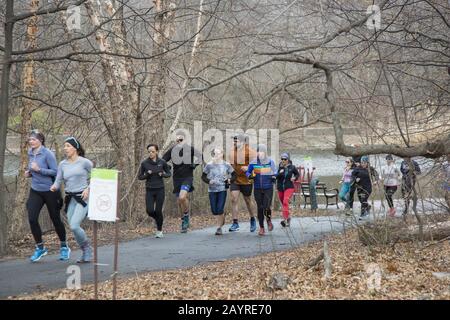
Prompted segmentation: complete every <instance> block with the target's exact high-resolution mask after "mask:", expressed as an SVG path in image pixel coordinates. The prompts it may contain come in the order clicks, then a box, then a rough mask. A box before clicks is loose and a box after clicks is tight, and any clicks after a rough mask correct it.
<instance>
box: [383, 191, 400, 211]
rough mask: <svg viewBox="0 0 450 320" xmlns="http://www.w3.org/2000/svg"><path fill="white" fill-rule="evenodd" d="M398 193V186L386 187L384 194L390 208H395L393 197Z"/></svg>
mask: <svg viewBox="0 0 450 320" xmlns="http://www.w3.org/2000/svg"><path fill="white" fill-rule="evenodd" d="M396 191H397V186H384V194H385V195H386V200H387V203H388V206H389V208H393V207H394V201H393V200H392V196H393V195H394V193H395V192H396Z"/></svg>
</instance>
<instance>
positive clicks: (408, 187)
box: [400, 158, 421, 215]
mask: <svg viewBox="0 0 450 320" xmlns="http://www.w3.org/2000/svg"><path fill="white" fill-rule="evenodd" d="M410 165H411V166H412V167H413V170H410ZM400 172H401V173H402V197H403V199H404V200H405V209H404V210H403V215H406V214H407V213H408V209H409V201H410V200H411V197H412V196H414V197H416V195H415V194H413V190H414V187H415V185H416V176H417V175H419V174H421V170H420V167H419V164H418V163H417V161H415V160H412V159H411V158H405V159H404V160H403V161H402V163H401V165H400ZM414 201H417V199H413V202H414Z"/></svg>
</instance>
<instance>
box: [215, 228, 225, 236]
mask: <svg viewBox="0 0 450 320" xmlns="http://www.w3.org/2000/svg"><path fill="white" fill-rule="evenodd" d="M222 234H223V233H222V228H217V230H216V236H221V235H222Z"/></svg>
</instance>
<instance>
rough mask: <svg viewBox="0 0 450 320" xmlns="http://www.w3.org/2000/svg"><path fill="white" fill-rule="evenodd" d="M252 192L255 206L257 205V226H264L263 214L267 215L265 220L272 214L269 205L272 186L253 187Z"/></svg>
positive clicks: (270, 203)
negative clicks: (265, 187) (267, 187)
mask: <svg viewBox="0 0 450 320" xmlns="http://www.w3.org/2000/svg"><path fill="white" fill-rule="evenodd" d="M254 194H255V201H256V206H257V207H258V222H259V227H260V228H264V215H266V216H267V220H270V218H271V215H272V211H271V210H270V206H271V205H272V196H273V188H271V189H255V192H254Z"/></svg>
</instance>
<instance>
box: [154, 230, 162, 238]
mask: <svg viewBox="0 0 450 320" xmlns="http://www.w3.org/2000/svg"><path fill="white" fill-rule="evenodd" d="M162 237H164V235H163V233H162V231H156V233H155V238H162Z"/></svg>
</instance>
